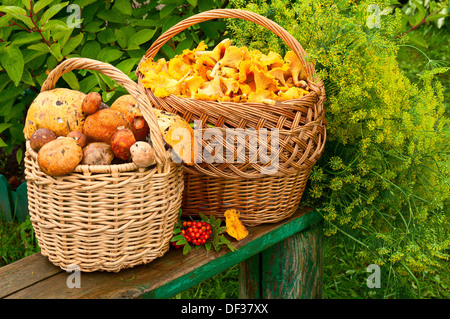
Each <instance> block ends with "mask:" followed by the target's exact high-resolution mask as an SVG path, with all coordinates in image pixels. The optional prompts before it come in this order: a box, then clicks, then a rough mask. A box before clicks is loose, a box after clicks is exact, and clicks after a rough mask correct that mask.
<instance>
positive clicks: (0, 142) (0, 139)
mask: <svg viewBox="0 0 450 319" xmlns="http://www.w3.org/2000/svg"><path fill="white" fill-rule="evenodd" d="M6 146H8V144H6V143H5V141H4V140H3V139H2V138H1V137H0V147H6Z"/></svg>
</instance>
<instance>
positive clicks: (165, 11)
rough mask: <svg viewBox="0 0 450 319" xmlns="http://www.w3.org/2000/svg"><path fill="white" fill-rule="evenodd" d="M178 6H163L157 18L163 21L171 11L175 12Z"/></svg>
mask: <svg viewBox="0 0 450 319" xmlns="http://www.w3.org/2000/svg"><path fill="white" fill-rule="evenodd" d="M177 7H178V6H177V5H176V4H169V5H165V6H164V7H163V8H162V9H161V11H159V16H160V18H161V19H164V18H165V17H167V16H168V15H169V14H171V13H172V11H173V10H175V9H176V8H177Z"/></svg>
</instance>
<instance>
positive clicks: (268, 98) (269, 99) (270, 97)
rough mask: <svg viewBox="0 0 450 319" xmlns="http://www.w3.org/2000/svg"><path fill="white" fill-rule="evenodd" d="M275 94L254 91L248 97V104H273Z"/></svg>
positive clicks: (265, 91)
mask: <svg viewBox="0 0 450 319" xmlns="http://www.w3.org/2000/svg"><path fill="white" fill-rule="evenodd" d="M276 97H277V96H276V95H275V93H273V92H271V91H267V90H256V91H255V92H250V94H249V95H248V102H255V103H267V104H275V99H276Z"/></svg>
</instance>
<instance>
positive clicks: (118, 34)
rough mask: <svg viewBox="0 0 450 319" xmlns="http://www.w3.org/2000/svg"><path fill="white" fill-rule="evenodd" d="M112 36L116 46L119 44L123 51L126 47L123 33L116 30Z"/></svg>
mask: <svg viewBox="0 0 450 319" xmlns="http://www.w3.org/2000/svg"><path fill="white" fill-rule="evenodd" d="M114 34H115V35H116V40H117V44H119V45H120V47H121V48H122V49H125V48H126V47H127V37H126V36H125V32H123V31H122V30H120V29H117V30H115V32H114Z"/></svg>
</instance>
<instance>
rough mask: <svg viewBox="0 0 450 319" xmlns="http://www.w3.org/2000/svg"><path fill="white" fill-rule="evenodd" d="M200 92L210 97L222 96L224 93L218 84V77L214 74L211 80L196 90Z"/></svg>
mask: <svg viewBox="0 0 450 319" xmlns="http://www.w3.org/2000/svg"><path fill="white" fill-rule="evenodd" d="M197 92H198V93H200V94H205V95H209V96H211V97H216V99H217V98H219V97H223V96H224V93H223V91H222V86H221V84H220V77H219V76H216V77H215V78H214V79H213V80H211V81H209V82H206V83H205V84H204V85H203V86H202V87H201V88H199V89H198V91H197Z"/></svg>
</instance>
